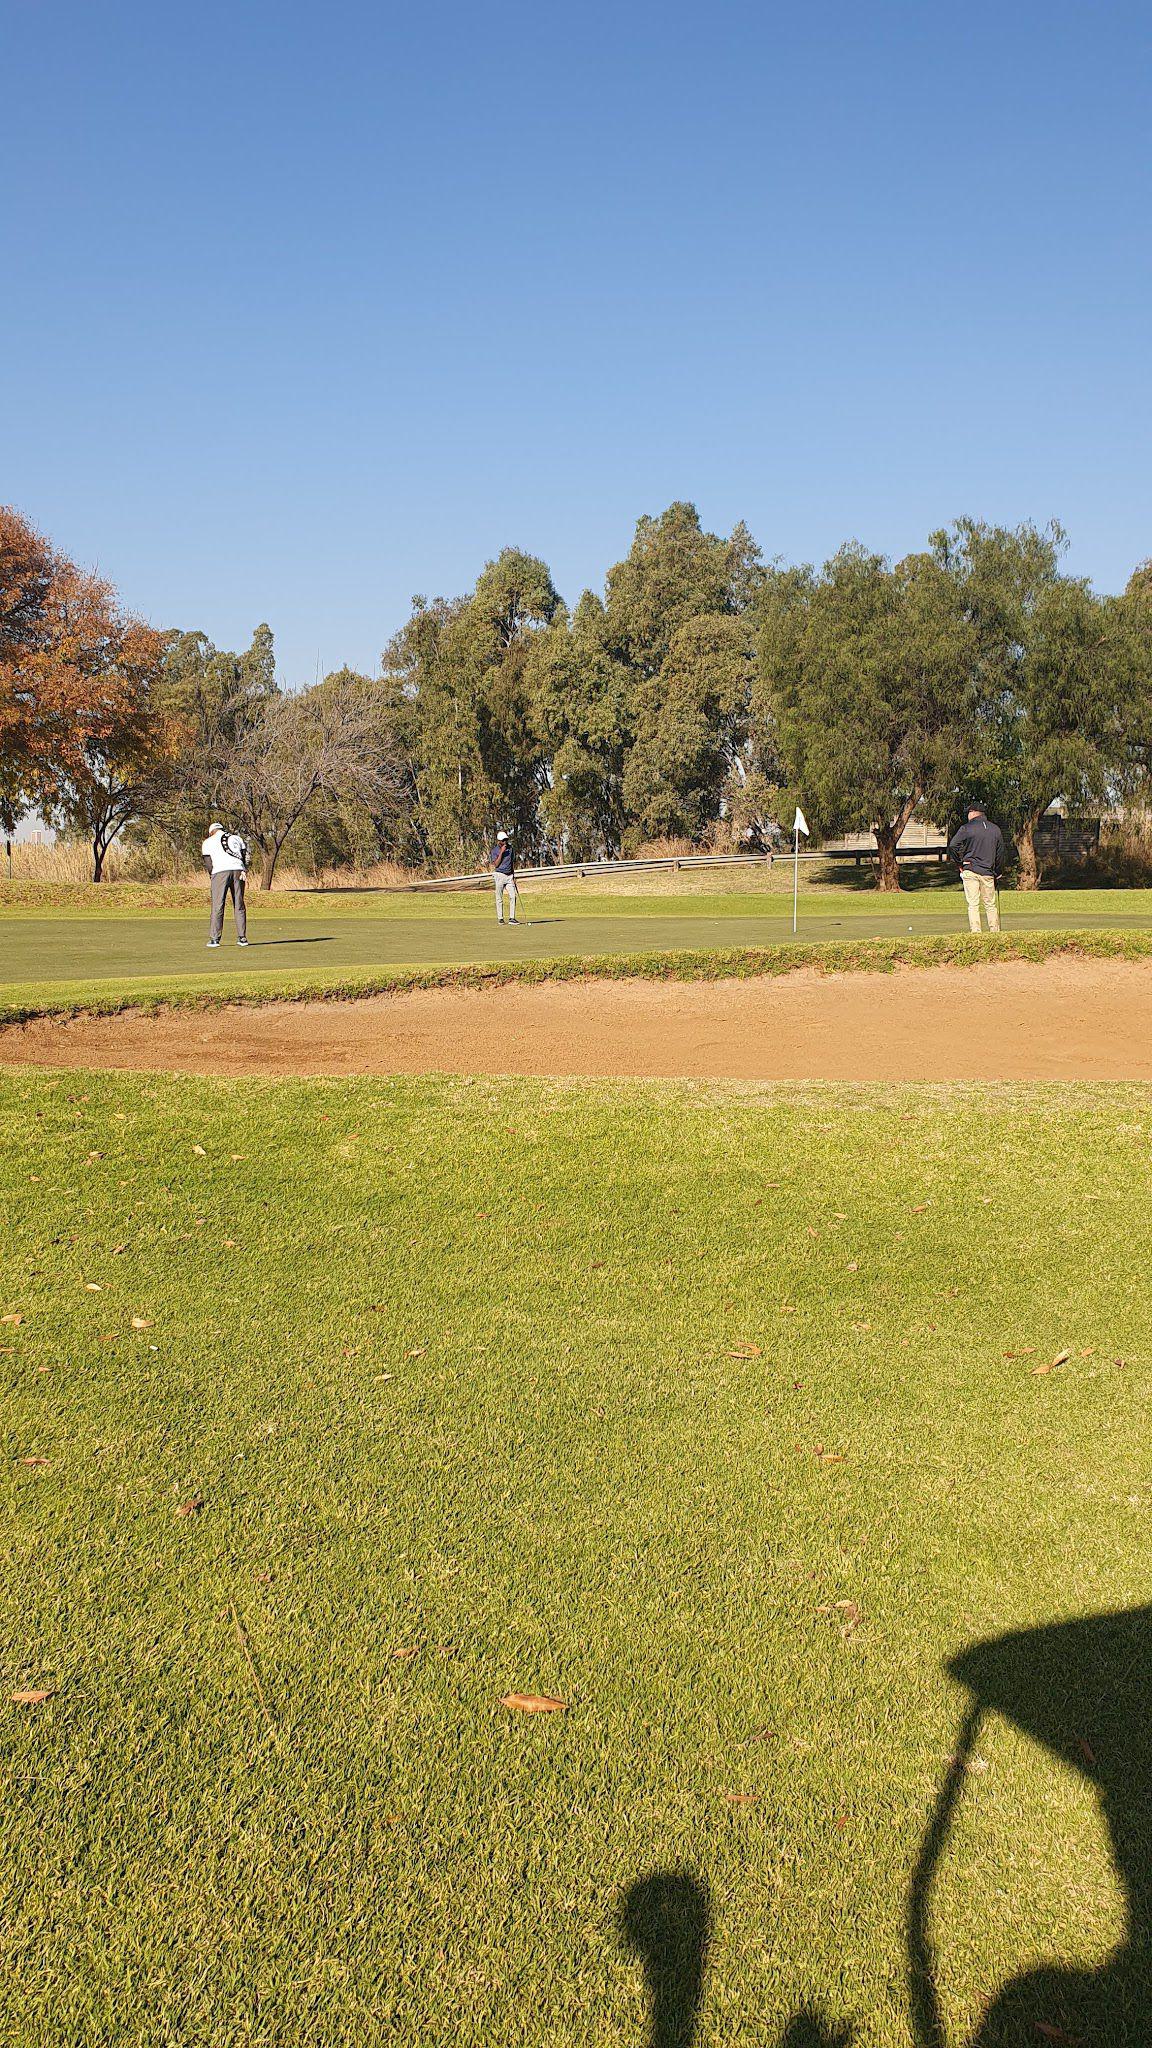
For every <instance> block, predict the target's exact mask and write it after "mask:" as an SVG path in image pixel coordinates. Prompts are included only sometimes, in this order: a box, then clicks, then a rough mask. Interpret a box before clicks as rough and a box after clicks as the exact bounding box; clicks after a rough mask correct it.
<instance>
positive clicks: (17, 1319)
mask: <svg viewBox="0 0 1152 2048" xmlns="http://www.w3.org/2000/svg"><path fill="white" fill-rule="evenodd" d="M23 1321H24V1318H23V1316H15V1315H13V1316H0V1323H15V1324H17V1325H19V1324H20V1323H22V1322H23Z"/></svg>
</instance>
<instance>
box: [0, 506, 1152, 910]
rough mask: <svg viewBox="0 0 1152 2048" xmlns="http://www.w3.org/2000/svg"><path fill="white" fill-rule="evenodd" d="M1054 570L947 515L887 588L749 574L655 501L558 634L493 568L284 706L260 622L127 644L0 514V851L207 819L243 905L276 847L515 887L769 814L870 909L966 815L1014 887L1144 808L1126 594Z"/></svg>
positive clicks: (873, 563) (751, 558)
mask: <svg viewBox="0 0 1152 2048" xmlns="http://www.w3.org/2000/svg"><path fill="white" fill-rule="evenodd" d="M1063 549H1064V536H1063V534H1062V532H1061V530H1060V528H1059V527H1058V526H1056V525H1055V524H1051V525H1049V526H1046V527H1038V526H1034V525H1029V524H1025V525H1022V526H1019V527H1016V528H1004V527H998V526H990V525H985V524H982V523H981V522H979V521H976V520H972V519H962V520H958V521H957V522H955V523H954V524H953V525H952V526H951V527H948V528H943V529H941V530H940V531H938V532H937V533H934V534H933V535H932V536H931V537H930V540H929V542H928V545H927V546H926V547H925V549H924V550H923V551H921V552H919V553H914V554H910V555H908V556H906V557H904V558H903V559H902V560H900V561H897V562H891V561H889V560H887V559H886V558H885V557H883V556H881V555H878V554H876V553H873V552H870V551H869V550H868V549H866V548H865V547H863V546H861V545H860V544H859V543H856V542H853V543H851V544H849V545H847V546H845V547H843V548H841V549H840V550H839V551H838V552H837V553H836V554H834V555H833V556H832V557H831V558H830V560H829V561H827V562H826V563H824V565H823V566H822V567H820V568H816V567H811V566H803V565H801V566H798V567H787V566H783V565H782V564H780V563H774V564H771V565H766V564H765V562H764V560H763V558H762V555H761V552H760V549H759V547H758V546H757V544H756V542H755V541H754V540H753V538H752V536H751V534H750V533H749V532H748V529H747V527H746V526H744V525H743V524H742V523H741V524H738V525H737V526H736V527H734V528H733V530H732V532H731V533H730V534H728V535H727V536H725V535H722V534H717V533H711V532H709V531H708V530H707V529H706V528H705V527H704V525H703V524H702V522H701V519H700V516H699V514H698V512H697V510H696V508H695V506H693V505H691V504H688V503H686V502H683V501H678V502H676V503H674V504H672V505H669V506H668V507H667V509H666V510H665V511H663V512H661V513H659V514H658V515H655V516H652V515H645V516H644V517H643V518H641V519H640V520H639V521H638V522H637V525H636V529H635V532H634V535H633V537H632V541H631V545H630V546H629V548H628V551H627V553H626V554H625V555H624V556H623V558H622V559H621V560H619V561H617V562H616V563H615V564H614V565H613V566H612V567H611V568H610V569H609V570H608V572H607V574H606V576H605V579H604V584H603V589H602V591H600V592H597V591H591V590H587V591H585V592H584V594H583V595H582V596H581V598H580V599H579V601H578V603H577V604H576V605H575V607H574V608H572V609H570V608H569V607H568V606H567V605H566V604H565V603H564V602H563V601H562V599H561V597H560V594H559V592H558V591H557V588H556V585H555V582H554V580H553V577H552V574H551V571H550V569H549V567H548V565H547V563H546V562H545V561H543V560H542V558H541V557H540V556H538V555H534V554H531V553H529V552H528V551H527V550H525V549H522V548H514V547H506V548H503V549H502V550H501V551H500V552H499V553H498V554H496V555H494V556H493V557H492V558H491V560H489V561H488V562H487V564H486V565H485V566H484V567H483V569H482V570H481V573H480V575H479V576H478V578H477V580H476V583H475V585H474V586H473V588H472V589H471V590H469V591H466V592H463V593H460V594H458V595H456V596H446V597H437V598H432V599H429V598H427V597H417V598H415V599H413V602H412V609H411V613H410V615H409V617H408V619H407V621H406V622H405V624H404V625H403V626H401V627H400V629H399V630H398V631H397V632H396V633H394V634H393V636H392V638H391V639H390V640H389V641H388V644H387V646H386V647H385V649H384V653H383V656H382V658H381V663H380V669H379V672H378V673H377V674H375V675H373V676H365V675H358V674H356V673H354V672H353V671H351V670H349V669H343V670H339V671H337V672H336V673H334V674H333V675H330V676H328V677H327V678H326V679H325V680H324V682H322V683H318V684H316V685H314V686H312V687H311V688H306V689H303V690H293V689H292V688H291V687H289V686H288V683H287V682H286V681H284V680H282V679H281V678H280V677H279V676H278V674H277V667H276V657H275V647H274V643H273V637H272V631H271V628H270V627H269V626H268V625H266V624H264V625H259V626H257V627H256V629H255V631H254V633H253V636H252V639H251V642H250V644H249V645H248V646H247V647H246V648H243V649H241V650H240V651H235V652H234V651H228V650H225V649H222V648H218V647H216V646H215V645H214V644H213V643H212V641H211V640H210V639H209V638H208V636H207V635H206V634H205V633H203V632H202V631H199V630H195V629H188V628H184V629H181V630H178V631H170V632H165V631H158V630H157V629H155V628H153V627H151V626H146V625H144V624H142V623H141V622H140V621H139V620H136V619H134V618H132V617H131V616H130V615H129V614H128V613H127V612H126V611H125V610H124V609H123V607H122V606H121V605H120V603H119V600H118V599H117V597H116V595H115V592H114V591H113V590H112V589H111V587H110V586H109V585H108V584H107V583H105V582H103V581H102V580H101V579H100V578H98V577H96V576H94V575H92V574H90V573H88V572H84V571H82V570H80V569H79V568H77V566H76V565H75V564H74V563H73V562H71V561H70V560H69V559H68V558H67V557H66V556H65V555H63V554H62V553H61V552H60V551H59V550H58V549H56V548H54V547H53V546H52V544H51V543H50V542H48V541H47V540H45V539H44V538H43V536H41V535H40V534H38V533H37V532H36V531H35V529H34V528H33V527H32V526H31V525H29V523H28V522H27V521H26V520H24V519H22V518H21V516H20V515H19V514H18V513H16V512H14V511H12V510H11V509H10V508H9V509H4V510H0V825H3V826H5V827H6V829H7V830H8V831H11V830H12V828H13V826H14V824H15V822H16V820H17V819H18V818H19V816H20V815H21V813H22V812H23V811H24V810H25V809H27V808H29V807H36V808H38V809H39V810H40V811H41V812H42V813H43V814H44V815H45V816H46V817H49V818H51V819H53V820H54V821H55V822H56V823H58V824H59V825H60V826H61V828H62V829H64V830H65V831H67V832H69V833H74V834H80V833H82V834H84V835H86V836H87V838H88V839H89V841H90V843H91V846H92V852H93V865H94V872H95V873H96V874H97V875H99V874H100V873H101V872H102V871H103V864H104V859H105V855H106V852H107V848H108V846H109V845H110V844H111V843H112V841H113V840H114V839H115V838H116V837H117V836H118V835H120V834H127V835H130V836H131V835H136V836H140V835H145V836H146V835H149V834H151V835H154V836H158V837H159V838H160V839H161V840H162V841H163V842H164V843H166V844H168V845H169V846H170V847H172V848H173V849H183V850H184V852H185V853H189V852H191V851H193V850H194V849H195V848H196V847H197V846H198V845H199V841H200V839H201V838H202V836H203V829H204V825H205V822H206V814H207V813H212V812H217V811H225V812H228V813H229V815H230V816H231V818H232V819H233V821H234V822H235V823H236V824H237V825H238V826H239V828H240V829H241V830H243V831H244V832H245V833H246V835H247V837H248V838H249V839H250V841H251V842H252V844H253V847H254V848H255V850H256V851H257V853H258V855H259V860H260V867H261V873H262V877H263V879H264V881H265V883H266V884H268V885H270V884H271V881H272V878H273V876H274V874H275V870H276V866H277V863H278V862H279V860H280V858H281V855H282V853H283V851H284V848H285V847H286V846H291V847H292V848H293V849H295V854H294V857H296V858H300V857H301V856H302V854H303V852H304V851H305V850H306V851H307V854H308V857H309V858H311V859H312V860H313V861H322V862H323V863H324V864H326V865H330V866H338V865H341V864H346V863H349V862H352V863H356V862H368V861H372V860H377V859H380V858H391V859H394V860H397V861H401V862H404V863H417V864H421V863H422V864H425V865H432V866H438V867H441V868H443V867H445V866H447V867H461V868H464V867H471V866H473V865H474V864H475V863H476V862H477V861H478V860H479V859H480V858H481V857H482V855H483V852H484V849H485V848H486V846H487V845H488V844H489V843H490V841H491V839H492V836H493V835H494V833H495V832H496V830H497V829H498V828H503V829H504V830H505V831H508V832H510V833H511V834H512V835H513V838H514V839H515V841H516V844H517V851H518V855H519V857H520V859H521V861H522V862H526V861H528V860H530V859H532V858H535V859H539V860H544V861H549V860H557V859H571V860H577V861H584V860H592V859H596V858H600V857H605V856H614V855H617V854H620V853H621V852H628V851H632V850H635V849H636V848H637V847H639V846H641V845H645V844H650V843H652V842H654V841H661V840H662V841H670V842H674V843H677V844H691V845H693V846H699V847H703V848H710V849H713V850H723V849H727V848H736V847H739V848H747V847H764V846H767V845H769V844H771V842H772V838H773V834H774V831H775V829H776V826H777V823H778V821H779V820H780V819H783V821H784V823H785V824H787V822H788V819H789V818H790V815H791V806H792V803H793V802H794V801H797V800H798V801H799V802H800V803H801V804H802V805H803V807H804V809H805V811H806V812H807V814H808V817H809V819H810V821H811V823H812V824H813V826H814V828H815V830H816V834H817V836H818V837H820V836H823V837H825V838H827V837H829V836H831V835H835V834H839V833H842V832H845V831H870V832H873V833H874V834H875V837H876V844H877V855H878V865H879V873H880V880H881V883H882V885H883V886H884V887H888V888H894V887H897V886H898V867H897V857H896V850H897V846H898V844H899V841H900V837H901V834H902V833H903V832H904V830H905V829H906V827H907V825H908V823H909V821H910V820H911V818H912V817H913V816H914V815H917V814H919V815H920V816H921V817H923V818H926V819H930V820H931V821H933V822H935V823H936V824H938V825H943V824H946V823H947V822H948V821H949V819H950V818H951V817H952V816H953V815H954V814H955V812H956V811H957V810H958V809H959V808H961V807H962V806H963V804H964V802H965V801H966V800H971V799H980V800H983V801H984V802H985V803H986V805H987V807H988V808H989V809H990V810H991V811H992V812H993V814H994V815H996V816H998V817H999V818H1000V820H1001V822H1002V823H1003V825H1004V826H1005V828H1006V830H1007V831H1008V833H1009V834H1010V835H1011V836H1012V837H1013V838H1014V839H1015V841H1016V843H1017V845H1018V848H1019V856H1020V871H1021V880H1022V881H1023V882H1025V883H1034V882H1036V881H1037V880H1038V879H1039V877H1040V863H1041V858H1042V856H1041V853H1040V851H1039V845H1040V839H1039V832H1038V828H1039V825H1040V821H1041V819H1042V818H1043V816H1044V814H1045V812H1047V811H1048V810H1049V809H1050V808H1051V806H1052V805H1053V804H1054V803H1056V802H1058V801H1063V803H1064V804H1065V805H1066V806H1070V807H1072V808H1073V809H1076V808H1081V807H1091V808H1094V809H1099V808H1101V807H1103V806H1105V805H1107V804H1112V803H1116V802H1119V801H1121V800H1128V801H1144V800H1146V798H1145V792H1146V790H1147V784H1148V776H1149V773H1150V771H1152V569H1150V568H1149V565H1148V563H1147V562H1145V563H1143V564H1142V565H1141V566H1140V567H1139V568H1137V569H1136V570H1135V571H1134V572H1133V575H1132V577H1131V579H1130V581H1129V583H1128V586H1127V588H1126V589H1125V590H1124V591H1123V592H1122V593H1120V594H1119V595H1117V596H1112V597H1102V596H1100V595H1098V594H1097V593H1095V592H1094V591H1093V590H1092V589H1091V587H1090V586H1089V585H1088V583H1087V582H1086V581H1085V580H1084V579H1082V578H1076V577H1072V576H1069V575H1068V574H1067V573H1066V572H1065V570H1064V568H1063V561H1062V557H1063Z"/></svg>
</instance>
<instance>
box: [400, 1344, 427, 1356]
mask: <svg viewBox="0 0 1152 2048" xmlns="http://www.w3.org/2000/svg"><path fill="white" fill-rule="evenodd" d="M427 1349H428V1346H427V1345H426V1344H418V1345H417V1346H416V1349H415V1351H406V1352H405V1353H404V1356H405V1358H423V1356H424V1353H425V1352H426V1351H427Z"/></svg>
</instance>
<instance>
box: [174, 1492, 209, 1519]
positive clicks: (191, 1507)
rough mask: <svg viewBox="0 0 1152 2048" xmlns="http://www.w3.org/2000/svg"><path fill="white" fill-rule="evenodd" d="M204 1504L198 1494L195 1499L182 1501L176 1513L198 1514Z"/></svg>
mask: <svg viewBox="0 0 1152 2048" xmlns="http://www.w3.org/2000/svg"><path fill="white" fill-rule="evenodd" d="M203 1505H204V1503H203V1501H202V1500H201V1499H200V1498H199V1497H198V1496H197V1498H196V1499H194V1500H185V1501H181V1503H180V1506H179V1507H178V1508H177V1510H176V1513H177V1514H178V1515H183V1516H187V1515H198V1514H199V1513H200V1510H201V1508H202V1507H203Z"/></svg>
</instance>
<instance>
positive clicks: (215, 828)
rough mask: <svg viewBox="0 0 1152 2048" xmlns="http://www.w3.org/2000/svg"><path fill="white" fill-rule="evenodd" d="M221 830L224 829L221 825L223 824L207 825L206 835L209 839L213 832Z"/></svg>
mask: <svg viewBox="0 0 1152 2048" xmlns="http://www.w3.org/2000/svg"><path fill="white" fill-rule="evenodd" d="M223 830H224V827H223V825H209V827H208V837H209V839H211V837H212V834H213V833H214V832H222V831H223Z"/></svg>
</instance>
